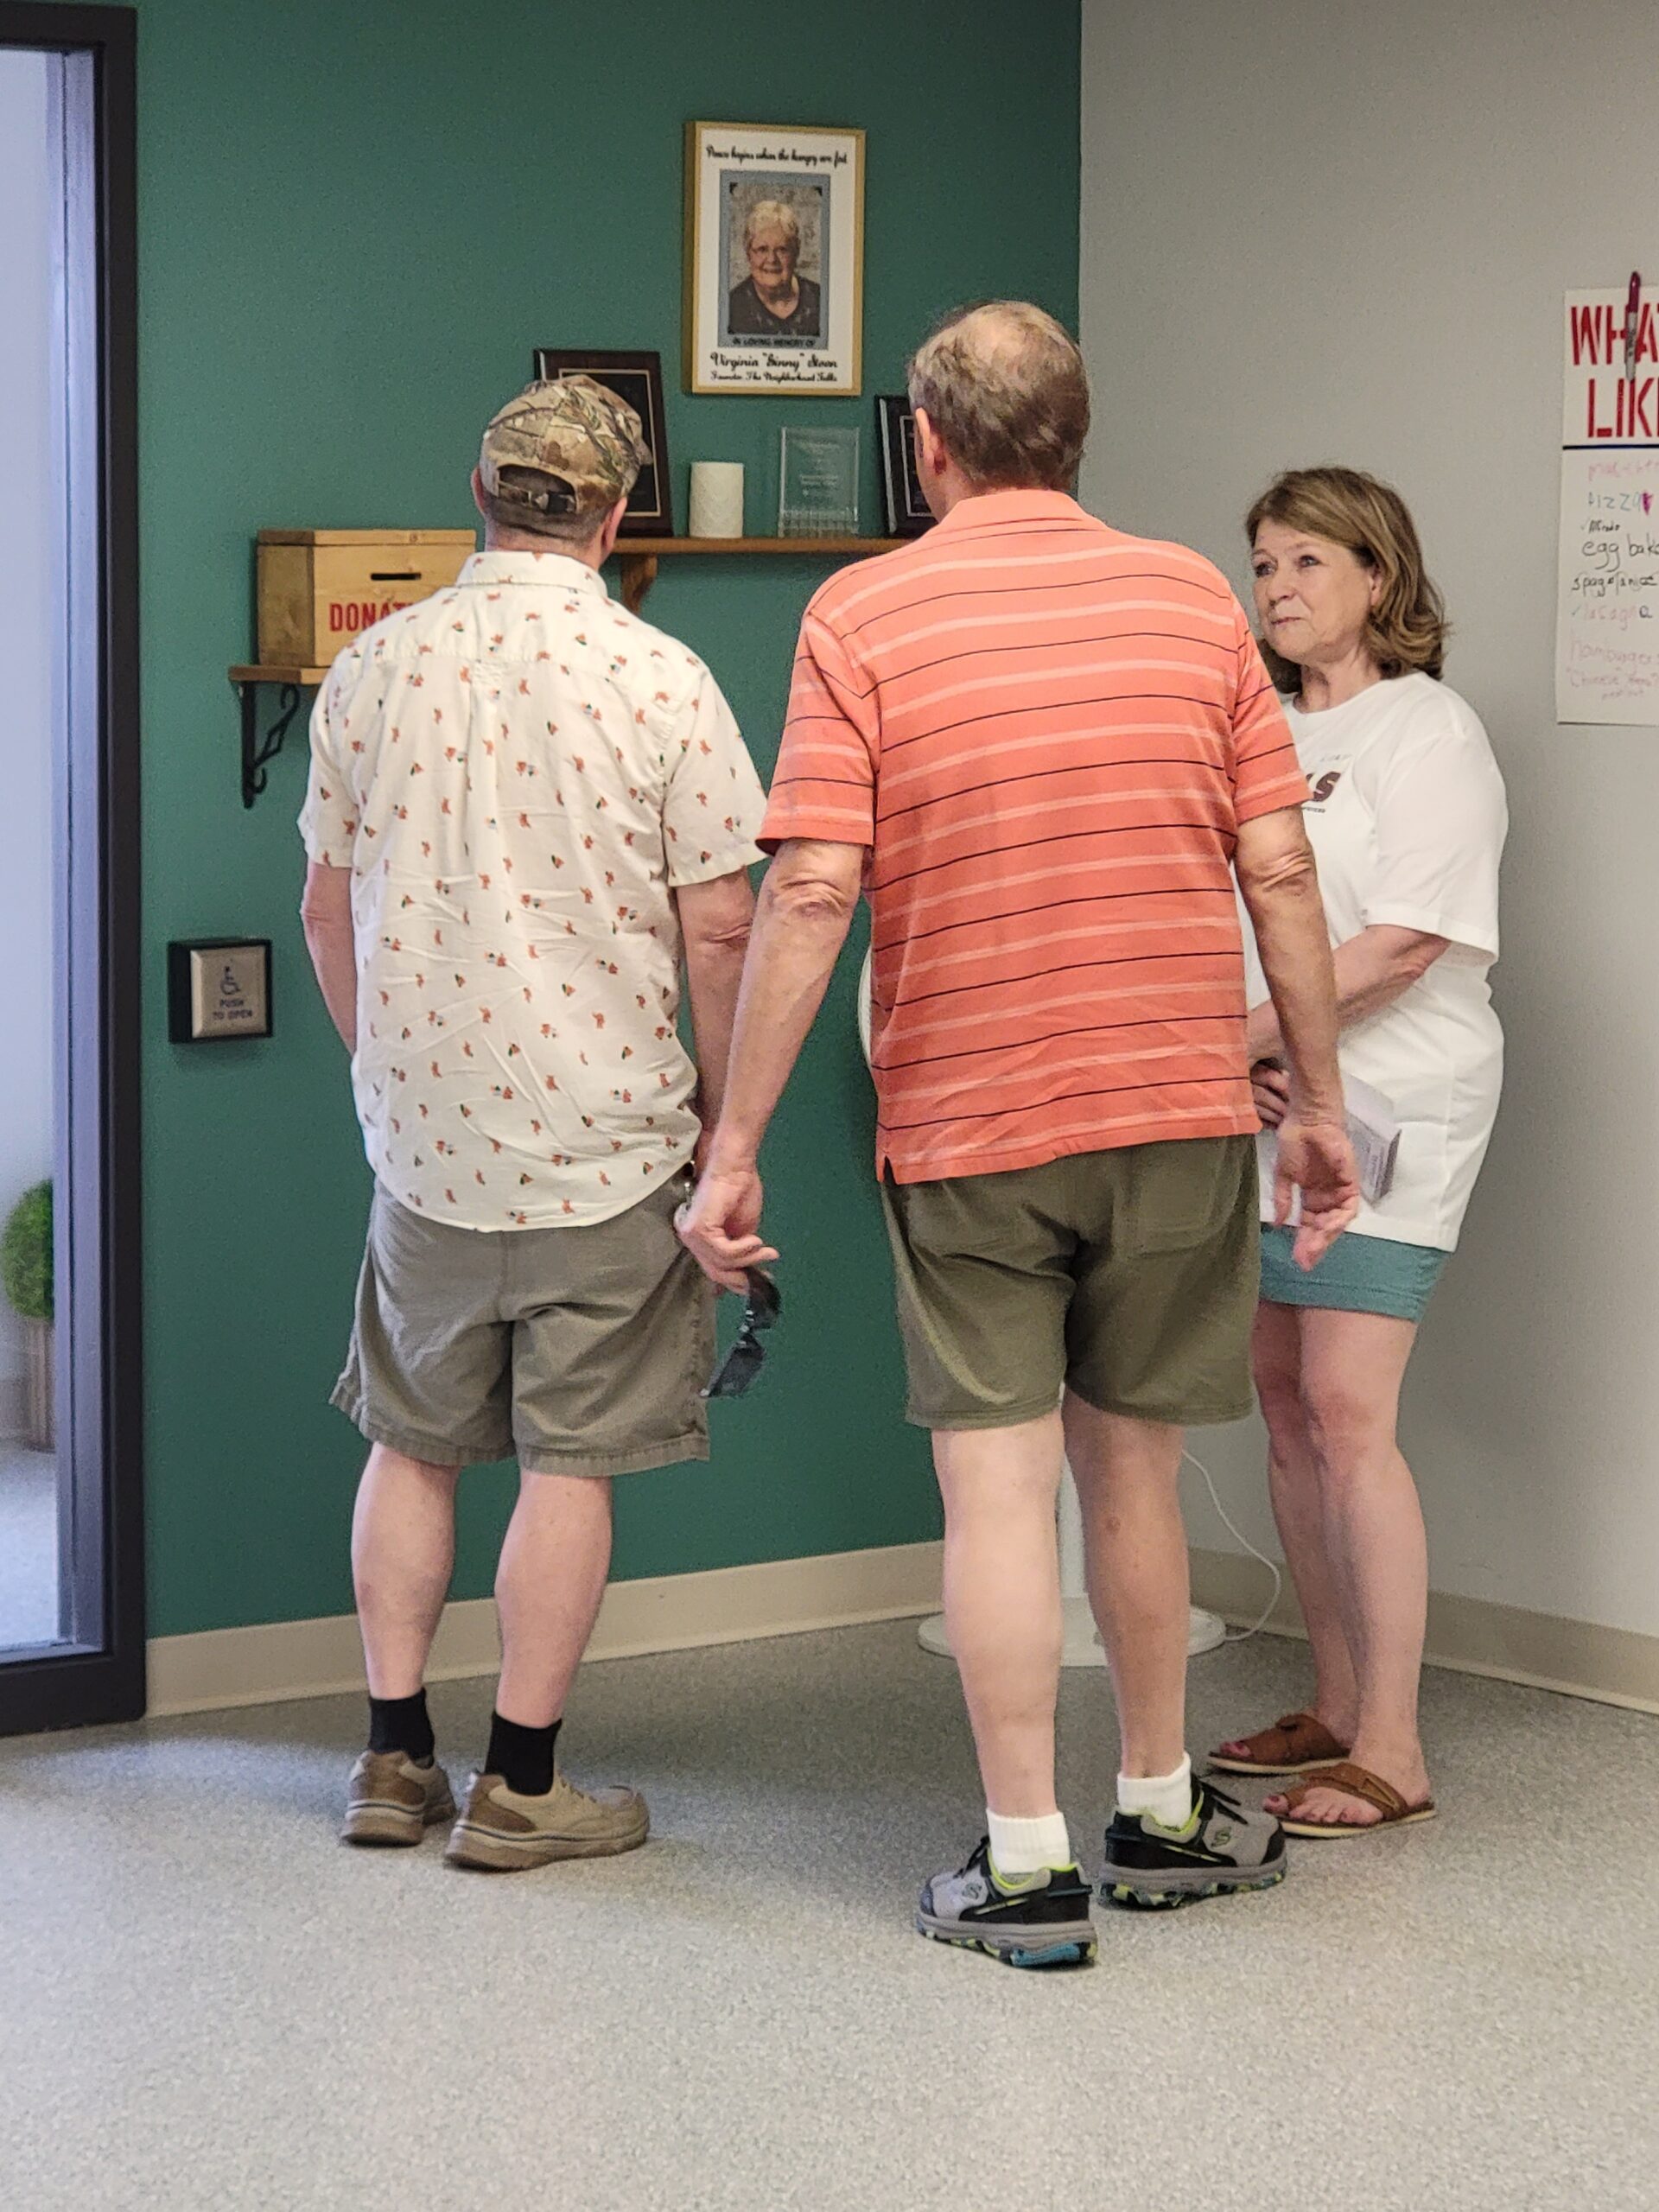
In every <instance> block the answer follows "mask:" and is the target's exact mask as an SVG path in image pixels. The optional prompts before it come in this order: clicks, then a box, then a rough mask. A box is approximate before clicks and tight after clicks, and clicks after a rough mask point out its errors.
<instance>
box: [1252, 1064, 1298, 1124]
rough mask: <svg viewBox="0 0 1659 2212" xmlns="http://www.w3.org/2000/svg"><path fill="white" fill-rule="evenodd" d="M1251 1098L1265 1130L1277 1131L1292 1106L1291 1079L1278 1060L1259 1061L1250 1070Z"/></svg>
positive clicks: (1257, 1116) (1258, 1118)
mask: <svg viewBox="0 0 1659 2212" xmlns="http://www.w3.org/2000/svg"><path fill="white" fill-rule="evenodd" d="M1250 1096H1251V1097H1252V1098H1253V1099H1254V1100H1255V1112H1256V1119H1257V1120H1258V1121H1259V1122H1261V1124H1262V1128H1264V1129H1276V1128H1278V1126H1279V1124H1280V1122H1282V1121H1283V1120H1284V1118H1285V1115H1286V1113H1287V1110H1288V1109H1289V1106H1290V1077H1288V1076H1287V1074H1286V1073H1285V1071H1284V1069H1283V1068H1282V1067H1281V1065H1280V1064H1279V1062H1278V1061H1277V1060H1257V1061H1256V1063H1255V1065H1254V1066H1253V1067H1252V1068H1251V1070H1250Z"/></svg>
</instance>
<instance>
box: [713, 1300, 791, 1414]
mask: <svg viewBox="0 0 1659 2212" xmlns="http://www.w3.org/2000/svg"><path fill="white" fill-rule="evenodd" d="M743 1273H744V1274H745V1276H746V1277H747V1281H748V1286H749V1287H748V1289H747V1292H746V1293H745V1294H744V1298H743V1320H742V1324H741V1327H740V1328H739V1330H738V1332H737V1335H736V1337H735V1338H734V1340H733V1343H732V1348H731V1350H730V1351H728V1353H727V1355H726V1357H725V1358H724V1359H722V1360H721V1363H720V1365H719V1367H718V1368H716V1370H715V1377H714V1380H713V1381H712V1382H711V1383H709V1387H708V1389H706V1390H705V1391H704V1392H703V1394H702V1395H703V1396H704V1397H705V1398H741V1397H742V1395H744V1393H745V1392H746V1391H747V1389H749V1387H750V1385H751V1384H752V1383H753V1381H754V1378H755V1376H757V1375H758V1374H759V1373H760V1370H761V1368H762V1366H763V1365H764V1364H765V1363H766V1346H765V1345H764V1344H762V1343H761V1341H760V1338H761V1335H762V1332H764V1331H766V1330H767V1329H769V1328H771V1327H772V1325H773V1323H774V1322H775V1321H776V1320H777V1319H778V1316H779V1314H780V1313H782V1312H783V1310H784V1300H783V1294H782V1292H781V1291H780V1290H779V1287H778V1286H777V1284H776V1283H775V1282H774V1281H772V1277H771V1276H770V1275H769V1274H766V1270H765V1269H764V1268H744V1270H743Z"/></svg>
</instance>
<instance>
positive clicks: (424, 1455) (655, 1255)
mask: <svg viewBox="0 0 1659 2212" xmlns="http://www.w3.org/2000/svg"><path fill="white" fill-rule="evenodd" d="M689 1188H690V1182H689V1178H688V1177H687V1176H685V1175H683V1174H682V1175H677V1176H676V1177H675V1178H674V1179H673V1181H672V1182H671V1183H669V1184H666V1185H664V1186H663V1187H662V1188H661V1189H659V1190H656V1191H653V1192H652V1194H651V1196H650V1197H649V1198H642V1199H641V1200H640V1201H639V1205H634V1206H630V1207H629V1208H628V1210H627V1211H626V1213H620V1214H616V1215H613V1217H612V1218H611V1219H610V1220H609V1221H601V1222H595V1223H594V1224H593V1225H592V1226H591V1227H588V1228H581V1229H508V1230H473V1229H458V1228H456V1227H455V1226H454V1224H452V1223H449V1222H442V1221H430V1220H429V1219H428V1218H427V1217H426V1216H425V1215H424V1214H419V1213H416V1212H415V1211H413V1209H412V1208H410V1207H409V1206H405V1205H401V1204H400V1203H399V1202H398V1201H397V1199H396V1198H392V1197H391V1196H390V1195H389V1194H388V1193H387V1192H385V1191H384V1190H381V1189H379V1188H378V1187H377V1189H376V1191H375V1194H374V1204H373V1206H372V1209H371V1211H370V1214H369V1236H368V1248H367V1249H366V1251H365V1253H364V1255H363V1272H362V1274H361V1275H360V1276H359V1280H358V1286H357V1319H356V1324H355V1325H354V1327H353V1331H352V1347H351V1351H350V1354H349V1356H348V1357H347V1359H346V1372H345V1373H344V1374H343V1375H342V1376H340V1381H339V1383H337V1384H336V1385H335V1388H334V1396H333V1398H332V1399H331V1401H330V1403H331V1404H333V1405H335V1406H338V1407H339V1408H340V1411H341V1413H343V1414H346V1415H348V1416H349V1418H350V1419H351V1420H352V1421H355V1423H356V1424H357V1426H358V1427H359V1429H360V1430H361V1431H362V1433H363V1434H364V1435H365V1436H366V1437H367V1438H368V1439H369V1440H370V1441H371V1442H372V1443H376V1444H385V1445H388V1446H391V1449H392V1450H393V1451H394V1452H406V1453H407V1454H408V1456H409V1457H410V1459H424V1460H427V1461H429V1463H430V1464H432V1465H435V1466H446V1467H447V1466H455V1465H468V1464H470V1463H472V1462H474V1461H478V1460H490V1459H509V1458H512V1456H513V1455H514V1454H516V1455H517V1457H518V1464H519V1465H520V1466H521V1467H522V1468H523V1469H524V1471H525V1472H526V1473H529V1474H538V1475H548V1474H562V1475H629V1474H638V1473H639V1472H641V1471H643V1470H644V1469H645V1468H647V1467H666V1466H671V1465H673V1464H674V1463H675V1462H676V1461H677V1460H680V1459H707V1458H708V1457H709V1414H708V1408H707V1407H706V1406H705V1405H704V1403H703V1402H702V1397H701V1395H699V1394H700V1392H701V1391H702V1386H703V1384H704V1383H706V1382H707V1381H708V1379H709V1370H710V1369H711V1367H712V1366H713V1364H714V1357H715V1318H714V1317H715V1294H714V1289H713V1287H712V1285H711V1284H710V1283H709V1281H708V1279H707V1277H706V1276H705V1275H704V1274H703V1273H702V1269H701V1268H699V1267H698V1265H697V1263H696V1261H695V1260H694V1259H693V1258H692V1257H691V1255H690V1253H689V1252H688V1251H687V1250H686V1249H685V1248H684V1246H683V1244H682V1243H680V1241H679V1239H678V1237H677V1236H676V1235H675V1234H674V1209H675V1208H676V1206H677V1205H679V1204H680V1202H681V1200H682V1199H683V1198H685V1197H686V1196H687V1194H688V1191H689Z"/></svg>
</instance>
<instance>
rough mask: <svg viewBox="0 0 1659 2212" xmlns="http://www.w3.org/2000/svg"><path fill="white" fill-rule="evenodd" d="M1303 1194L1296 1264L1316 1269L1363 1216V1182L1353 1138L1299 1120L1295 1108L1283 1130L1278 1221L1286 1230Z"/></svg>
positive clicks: (1337, 1128)
mask: <svg viewBox="0 0 1659 2212" xmlns="http://www.w3.org/2000/svg"><path fill="white" fill-rule="evenodd" d="M1298 1191H1300V1192H1301V1194H1302V1219H1301V1226H1300V1228H1299V1229H1298V1230H1297V1231H1296V1246H1295V1258H1296V1264H1297V1266H1298V1267H1299V1268H1303V1269H1304V1270H1306V1269H1307V1268H1314V1267H1317V1266H1318V1265H1319V1262H1320V1261H1321V1260H1322V1259H1323V1258H1324V1257H1325V1254H1326V1253H1327V1252H1328V1251H1329V1250H1330V1249H1331V1247H1332V1245H1333V1244H1334V1243H1336V1241H1337V1239H1338V1236H1341V1234H1342V1232H1343V1230H1344V1229H1346V1228H1347V1226H1348V1224H1349V1223H1350V1222H1351V1220H1352V1219H1353V1217H1354V1216H1355V1215H1356V1214H1357V1212H1358V1211H1359V1177H1358V1174H1357V1172H1356V1169H1355V1166H1354V1155H1353V1150H1352V1147H1351V1146H1350V1144H1349V1142H1348V1132H1347V1130H1346V1129H1345V1128H1344V1126H1343V1124H1342V1123H1341V1122H1339V1121H1314V1120H1307V1121H1304V1120H1300V1119H1299V1118H1298V1117H1297V1115H1296V1112H1295V1109H1294V1108H1293V1109H1291V1110H1290V1111H1289V1112H1288V1113H1287V1116H1286V1117H1285V1119H1284V1120H1283V1121H1282V1122H1281V1123H1280V1125H1279V1159H1278V1166H1277V1170H1276V1173H1275V1174H1274V1185H1273V1206H1274V1214H1273V1217H1274V1221H1275V1222H1277V1223H1278V1224H1279V1226H1280V1227H1281V1228H1282V1227H1283V1226H1284V1224H1285V1223H1286V1222H1287V1221H1288V1220H1289V1218H1290V1208H1291V1200H1292V1198H1293V1197H1294V1194H1295V1192H1298Z"/></svg>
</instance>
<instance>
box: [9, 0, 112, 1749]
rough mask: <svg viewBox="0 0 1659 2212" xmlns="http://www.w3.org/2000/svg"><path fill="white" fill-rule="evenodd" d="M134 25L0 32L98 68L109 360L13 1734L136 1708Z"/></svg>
mask: <svg viewBox="0 0 1659 2212" xmlns="http://www.w3.org/2000/svg"><path fill="white" fill-rule="evenodd" d="M136 30H137V26H136V22H135V18H134V16H133V12H132V10H130V9H127V8H91V7H77V6H67V5H66V6H60V5H58V4H56V0H52V4H29V5H15V4H10V0H0V48H7V47H14V48H16V47H21V48H29V49H32V50H33V51H35V52H37V53H59V54H69V55H75V56H81V57H85V61H84V64H83V66H84V67H86V69H88V70H89V71H90V73H91V85H92V99H91V101H90V104H87V103H82V105H83V106H89V137H90V146H89V148H88V149H87V150H90V151H91V153H92V157H93V158H92V163H91V165H90V166H91V168H92V171H93V174H94V177H95V182H94V186H93V192H94V201H93V206H92V209H91V211H90V212H91V213H92V218H93V220H92V226H91V228H92V232H93V233H94V235H95V238H96V245H95V248H94V251H95V255H96V300H97V304H96V310H95V320H92V319H88V321H87V322H86V327H85V329H84V330H83V331H80V332H79V333H77V331H76V329H75V327H74V326H73V321H72V327H71V333H70V342H71V346H72V349H73V347H74V346H75V345H76V343H77V339H78V338H79V340H80V341H82V343H83V345H84V351H85V353H86V355H89V356H90V357H91V359H92V361H93V362H94V363H95V365H96V370H97V375H96V393H97V396H96V403H95V407H94V408H92V409H91V410H88V417H87V423H86V430H85V433H84V435H82V436H81V438H80V440H79V449H78V448H77V442H76V435H75V429H74V425H73V420H72V423H71V429H70V492H71V533H70V562H71V567H70V580H71V603H72V605H73V607H74V610H75V618H76V619H75V623H74V626H73V630H72V634H71V641H70V680H69V701H70V714H69V724H70V731H69V757H68V760H67V784H68V789H69V791H70V793H71V794H72V804H73V837H70V836H68V835H67V832H68V829H69V827H70V819H71V818H70V817H69V816H68V815H67V814H66V812H65V811H64V810H63V808H62V806H61V805H60V815H59V822H60V838H61V839H62V842H61V844H60V869H67V871H68V884H69V897H68V900H67V906H66V904H65V902H64V900H63V899H62V898H61V897H60V901H59V912H60V918H61V922H60V926H61V927H62V928H63V939H62V957H60V960H59V962H58V963H57V966H58V971H59V994H60V998H59V1022H58V1027H59V1029H60V1035H61V1038H62V1040H63V1041H62V1043H61V1044H60V1050H59V1056H58V1073H59V1105H58V1131H59V1134H58V1141H57V1144H56V1147H55V1149H56V1153H57V1173H56V1187H57V1193H58V1205H57V1208H56V1212H57V1216H58V1219H57V1262H58V1267H57V1280H58V1300H57V1311H58V1330H59V1341H60V1349H59V1377H60V1380H59V1394H58V1407H59V1422H58V1449H59V1453H60V1468H61V1469H62V1470H63V1475H62V1477H61V1478H60V1480H61V1482H62V1489H63V1495H64V1497H65V1500H66V1515H65V1519H66V1520H67V1522H68V1523H69V1525H70V1527H71V1529H72V1532H73V1535H74V1537H75V1542H74V1549H73V1559H74V1560H75V1561H76V1562H77V1572H76V1573H73V1575H67V1576H66V1579H65V1603H64V1626H65V1631H66V1640H65V1641H64V1642H61V1643H56V1644H54V1645H51V1646H47V1647H42V1648H41V1649H39V1650H37V1651H30V1652H29V1654H27V1655H26V1656H20V1657H18V1658H16V1659H11V1660H3V1661H0V1734H10V1733H16V1732H20V1731H22V1730H28V1729H38V1728H55V1727H73V1726H81V1725H84V1724H86V1723H88V1722H94V1721H110V1720H130V1719H137V1717H138V1716H139V1715H140V1714H141V1713H143V1709H144V1698H145V1677H144V1519H143V1364H142V1357H143V1346H142V1342H141V1335H140V1329H141V1318H142V1304H141V1301H142V1277H141V1245H140V1227H141V1224H140V1215H139V1172H140V1154H139V1141H138V1102H139V1091H138V1052H139V1041H140V1032H139V983H140V970H139V946H138V919H139V914H138V900H139V843H138V796H139V792H138V377H137V327H138V313H137V259H138V247H137V184H136V162H135V141H136V133H137V71H136V50H137V37H136ZM83 166H85V165H83ZM72 415H73V410H72ZM94 489H95V491H96V528H93V527H92V526H91V517H90V515H89V514H88V513H87V512H86V509H88V508H90V506H91V505H92V492H93V490H94ZM78 497H79V501H80V505H81V509H82V512H80V514H79V517H77V514H76V512H75V508H76V501H77V498H78ZM77 543H79V547H80V549H81V553H80V555H79V556H78V555H77V550H76V548H77ZM93 607H95V608H96V610H97V612H96V616H95V618H94V617H93V616H92V614H91V613H89V612H88V610H89V609H91V608H93ZM66 995H67V1004H66V1003H65V997H66ZM66 1091H67V1101H68V1104H69V1107H70V1109H71V1110H70V1111H69V1113H68V1114H67V1115H66V1112H65V1094H66ZM66 1201H67V1203H66ZM66 1293H67V1295H66ZM66 1353H67V1357H66V1356H65V1355H66Z"/></svg>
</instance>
